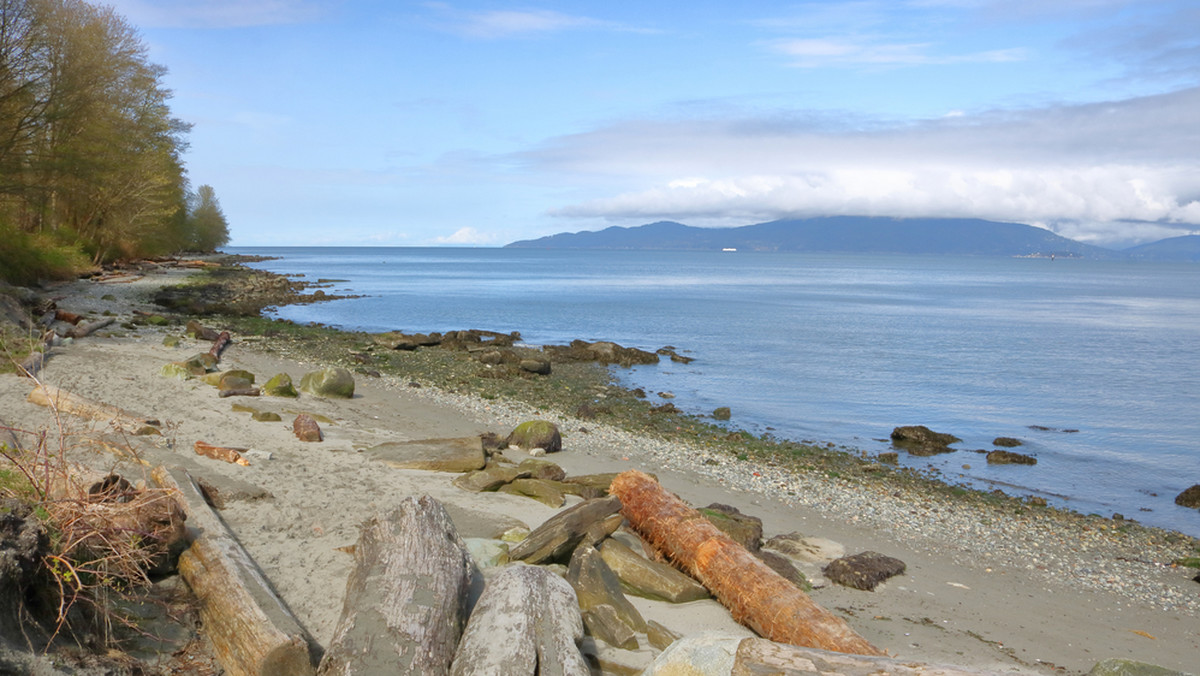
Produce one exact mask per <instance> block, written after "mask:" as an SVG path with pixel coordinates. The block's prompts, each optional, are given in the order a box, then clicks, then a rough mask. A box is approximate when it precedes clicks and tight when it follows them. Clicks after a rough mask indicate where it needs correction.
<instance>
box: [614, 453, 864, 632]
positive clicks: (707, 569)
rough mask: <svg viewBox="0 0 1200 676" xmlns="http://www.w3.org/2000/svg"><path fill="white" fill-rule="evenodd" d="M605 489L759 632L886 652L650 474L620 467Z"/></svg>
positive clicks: (653, 540) (659, 545) (637, 525)
mask: <svg viewBox="0 0 1200 676" xmlns="http://www.w3.org/2000/svg"><path fill="white" fill-rule="evenodd" d="M609 492H610V493H611V494H613V495H615V496H617V497H618V498H620V499H621V505H622V507H621V513H622V514H624V515H625V518H626V519H628V520H629V523H630V525H632V526H633V528H634V529H635V530H637V532H638V533H640V534H641V535H642V537H644V538H645V539H646V540H647V541H648V542H649V543H650V544H651V545H652V546H653V547H654V548H655V549H657V550H658V551H660V552H663V553H664V554H666V556H667V558H669V559H670V560H671V561H674V562H675V564H676V565H678V566H679V567H680V568H682V569H683V570H684V571H685V572H687V573H689V574H691V575H692V577H695V578H696V579H697V580H699V581H700V583H701V584H703V585H704V586H705V587H707V588H708V590H709V591H710V592H712V594H713V596H715V597H717V599H718V600H719V601H720V602H721V603H722V604H723V605H724V606H725V607H726V608H728V609H729V612H730V613H731V614H732V615H733V618H734V619H735V620H737V621H738V622H741V623H742V624H744V625H746V626H747V627H750V628H751V629H753V630H754V631H756V632H758V634H759V635H760V636H762V637H764V638H767V639H770V640H772V641H777V642H779V643H790V644H792V645H798V646H805V647H809V648H821V649H822V650H831V651H834V652H840V653H853V654H858V655H883V654H885V653H884V652H883V651H882V650H880V649H879V648H876V647H875V646H873V645H871V644H870V643H868V642H867V640H866V639H864V638H863V637H861V636H859V635H858V634H857V633H855V631H854V630H853V629H851V628H850V625H848V624H846V622H845V620H843V619H841V618H840V617H837V616H836V615H833V614H831V613H830V612H829V611H827V610H825V609H824V608H822V607H821V606H819V605H817V604H816V603H814V602H813V600H812V599H810V598H809V597H808V595H807V594H805V593H804V592H802V591H800V589H799V588H797V587H796V586H795V585H794V584H792V583H791V582H789V581H787V580H786V579H784V578H783V577H781V576H780V575H779V574H778V573H776V572H775V571H773V570H771V569H770V568H769V567H767V565H766V564H765V563H763V562H762V561H761V560H759V559H758V557H756V556H754V555H753V554H751V553H750V552H748V551H746V548H745V547H742V546H741V545H740V544H738V543H736V542H734V541H733V540H732V539H730V538H729V536H727V535H725V534H724V533H722V532H721V531H720V530H718V529H717V528H716V526H713V525H712V524H711V523H710V522H709V521H708V519H706V518H704V516H703V515H702V514H700V512H698V511H696V510H694V509H692V508H691V507H689V506H687V504H686V503H684V502H683V500H680V499H679V498H678V497H676V496H675V495H674V494H672V493H670V492H668V491H667V490H665V489H664V488H663V487H662V486H660V485H659V484H658V482H657V481H655V480H654V479H653V478H651V477H650V476H649V475H646V474H643V473H642V472H638V471H636V470H630V471H628V472H623V473H621V474H619V475H618V476H617V478H616V479H614V480H613V482H612V487H611V488H610V489H609Z"/></svg>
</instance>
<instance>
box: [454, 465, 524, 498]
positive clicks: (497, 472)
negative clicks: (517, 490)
mask: <svg viewBox="0 0 1200 676" xmlns="http://www.w3.org/2000/svg"><path fill="white" fill-rule="evenodd" d="M523 476H527V475H525V474H524V473H522V472H521V471H520V470H519V469H517V468H515V467H506V466H504V465H488V466H487V467H484V468H483V469H481V470H476V471H474V472H467V473H466V474H462V475H459V476H457V477H454V481H452V482H451V483H453V484H454V485H455V486H458V487H459V488H461V489H463V490H464V491H471V492H472V493H486V492H491V491H494V490H497V489H498V488H500V487H501V486H503V485H505V484H507V483H510V482H512V481H516V480H517V479H520V478H522V477H523Z"/></svg>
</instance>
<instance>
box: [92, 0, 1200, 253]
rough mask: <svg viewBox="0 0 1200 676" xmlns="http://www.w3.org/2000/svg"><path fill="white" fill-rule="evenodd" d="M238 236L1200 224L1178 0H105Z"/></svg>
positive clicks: (239, 241)
mask: <svg viewBox="0 0 1200 676" xmlns="http://www.w3.org/2000/svg"><path fill="white" fill-rule="evenodd" d="M108 4H111V5H112V6H113V7H114V8H115V9H116V11H117V12H119V13H121V14H123V15H124V16H125V17H126V18H127V19H128V20H129V21H130V23H131V24H133V25H134V26H136V27H137V28H138V29H139V30H140V31H141V34H142V36H143V39H144V41H145V43H146V44H147V46H148V48H149V51H150V57H151V60H153V61H154V62H156V63H159V64H161V65H164V66H166V67H167V69H168V71H169V72H168V75H167V76H166V83H167V86H169V87H170V88H171V89H173V90H174V92H175V98H174V99H173V102H172V106H173V109H174V111H175V114H176V115H177V116H178V117H180V118H182V119H184V120H185V121H187V122H190V123H192V124H193V125H194V128H193V131H192V134H191V136H190V141H191V147H190V149H189V151H188V154H187V156H186V161H187V165H188V171H189V175H190V177H191V180H192V181H193V183H194V184H197V185H198V184H205V183H207V184H209V185H212V186H213V187H214V188H215V189H216V194H217V196H218V198H219V199H220V201H221V204H222V206H223V208H224V210H225V213H226V216H227V217H228V218H229V221H230V226H231V233H232V236H233V241H232V244H234V245H245V246H258V245H269V244H278V245H285V244H294V245H334V244H342V245H372V244H378V245H414V246H428V245H453V244H459V245H500V244H504V243H507V242H510V241H513V240H516V239H525V238H531V237H537V236H541V235H547V234H552V233H555V232H562V231H577V230H595V229H600V228H603V227H607V226H610V225H640V224H643V223H648V222H652V221H656V220H677V221H680V222H683V223H687V224H690V225H699V226H717V225H745V224H749V223H757V222H762V221H768V220H774V219H777V218H788V217H807V216H819V215H831V214H862V215H886V216H907V217H917V216H935V217H936V216H949V217H977V218H987V219H993V220H1011V221H1018V222H1024V223H1030V224H1034V225H1040V226H1043V227H1048V228H1050V229H1052V230H1054V231H1055V232H1058V233H1059V234H1062V235H1065V236H1068V237H1074V238H1077V239H1081V240H1084V241H1090V242H1093V243H1097V244H1102V245H1111V246H1123V245H1127V244H1130V243H1134V242H1138V241H1147V240H1153V239H1159V238H1161V237H1168V236H1175V235H1181V234H1188V233H1189V232H1193V231H1200V31H1197V30H1195V29H1196V27H1197V26H1200V4H1198V3H1196V2H1195V0H1186V1H1178V2H1155V1H1147V0H1138V1H1129V2H1125V1H1117V0H1040V1H1037V2H1035V1H1032V0H908V1H904V0H901V1H884V0H878V1H876V0H856V1H848V2H793V3H787V2H757V1H753V0H751V1H743V2H739V3H731V2H709V1H708V0H689V1H688V2H646V3H613V2H538V1H533V2H525V3H511V2H478V1H472V2H403V1H399V0H397V1H385V0H115V1H113V2H109V3H108Z"/></svg>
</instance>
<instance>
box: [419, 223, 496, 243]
mask: <svg viewBox="0 0 1200 676" xmlns="http://www.w3.org/2000/svg"><path fill="white" fill-rule="evenodd" d="M433 241H434V242H436V243H438V244H461V245H474V244H493V243H495V242H496V235H495V234H494V233H484V232H480V231H478V230H476V229H475V228H471V227H466V228H459V229H458V230H456V231H455V232H454V234H452V235H449V236H448V237H435V238H434V240H433Z"/></svg>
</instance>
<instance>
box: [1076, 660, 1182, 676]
mask: <svg viewBox="0 0 1200 676" xmlns="http://www.w3.org/2000/svg"><path fill="white" fill-rule="evenodd" d="M1088 676H1189V675H1188V674H1186V673H1184V672H1182V671H1175V670H1174V669H1167V668H1165V667H1160V666H1157V665H1154V664H1147V663H1146V662H1137V661H1134V660H1127V659H1122V658H1119V657H1114V658H1112V659H1107V660H1104V661H1102V662H1097V663H1096V665H1095V666H1094V667H1092V670H1091V671H1089V672H1088Z"/></svg>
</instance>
